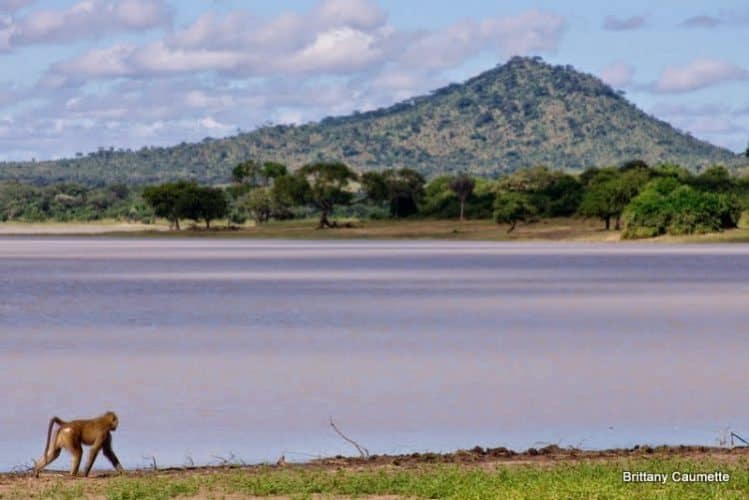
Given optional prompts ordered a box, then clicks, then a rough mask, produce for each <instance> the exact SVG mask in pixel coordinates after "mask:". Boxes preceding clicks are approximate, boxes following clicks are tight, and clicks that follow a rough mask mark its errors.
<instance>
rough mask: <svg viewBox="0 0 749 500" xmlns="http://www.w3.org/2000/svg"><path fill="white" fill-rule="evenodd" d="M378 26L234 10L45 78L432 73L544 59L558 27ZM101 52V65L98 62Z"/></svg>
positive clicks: (513, 19) (499, 20) (344, 9)
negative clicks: (486, 57)
mask: <svg viewBox="0 0 749 500" xmlns="http://www.w3.org/2000/svg"><path fill="white" fill-rule="evenodd" d="M352 6H355V7H356V8H353V7H352ZM386 19H387V17H386V16H385V14H384V13H383V12H382V11H381V10H380V9H379V7H378V6H377V5H376V4H374V3H372V2H369V1H366V0H356V1H354V2H348V1H346V2H344V1H342V0H325V1H323V2H322V3H320V4H319V5H318V6H316V7H314V8H313V9H312V10H311V11H310V12H308V13H307V15H300V14H295V13H287V14H282V15H280V16H278V17H276V18H273V19H270V20H261V19H256V18H253V17H251V16H249V15H248V14H246V13H243V12H233V13H229V14H227V15H225V16H223V17H220V16H216V15H214V14H208V15H204V16H202V17H201V18H199V19H198V20H197V21H196V22H195V23H193V24H192V25H190V26H187V27H186V28H185V29H183V30H180V31H178V32H176V33H175V34H173V35H172V36H170V37H167V38H166V39H165V40H162V41H157V42H152V43H149V44H146V45H143V46H138V47H128V48H127V50H126V49H124V48H122V47H116V48H112V49H105V50H104V51H102V49H96V50H92V51H90V52H88V53H85V54H83V55H81V56H78V57H76V58H74V59H71V60H67V61H63V62H60V63H58V64H56V65H54V66H53V67H52V68H51V71H50V72H49V74H48V75H47V77H46V80H47V81H49V82H70V81H74V80H76V79H77V80H80V81H84V80H85V79H88V78H102V77H122V76H129V77H148V76H154V75H159V74H162V75H163V74H179V73H188V72H206V71H215V72H219V73H223V74H227V75H231V76H242V77H248V76H250V77H268V76H273V75H291V74H299V73H319V74H322V73H326V74H344V75H350V74H352V73H356V72H361V71H375V70H382V69H383V67H384V66H386V65H388V64H392V65H394V66H405V67H408V68H409V69H410V70H411V71H414V72H415V71H435V70H439V69H444V68H449V67H454V66H457V65H459V64H460V63H462V62H463V61H465V60H466V59H467V58H470V57H473V56H476V55H478V54H479V53H481V52H483V51H489V52H492V53H495V54H497V55H500V56H509V55H515V54H519V55H524V54H529V53H539V52H552V51H554V50H555V49H556V47H557V45H558V43H559V40H560V38H561V36H562V33H563V30H564V25H565V22H564V18H562V17H561V16H558V15H556V14H551V13H547V12H542V11H529V12H526V13H523V14H519V15H517V16H510V17H496V18H489V19H485V20H483V21H473V20H466V21H461V22H458V23H456V24H454V25H452V26H448V27H447V28H445V29H443V30H439V31H432V32H397V31H396V30H394V29H393V28H392V27H390V26H388V25H386V24H385V22H386ZM103 54H104V55H106V57H107V58H109V60H108V61H107V62H106V63H104V64H99V61H101V60H102V55H103Z"/></svg>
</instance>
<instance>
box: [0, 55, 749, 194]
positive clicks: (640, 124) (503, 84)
mask: <svg viewBox="0 0 749 500" xmlns="http://www.w3.org/2000/svg"><path fill="white" fill-rule="evenodd" d="M247 158H261V159H265V160H273V161H281V162H284V163H286V164H288V165H289V166H291V167H292V169H296V168H298V167H300V166H302V165H305V164H309V163H315V162H321V161H322V162H330V161H336V160H338V159H341V160H343V161H345V162H346V164H348V165H350V166H352V167H353V168H355V169H356V170H357V171H360V172H366V171H373V170H383V169H385V168H390V167H396V168H401V167H405V166H408V167H410V168H413V169H414V170H416V171H418V172H419V173H421V174H422V175H424V176H426V177H435V176H439V175H440V174H450V173H455V172H466V173H468V174H470V175H473V176H477V175H504V174H507V173H511V172H515V171H518V170H521V169H523V168H528V167H532V166H534V165H553V166H554V167H555V168H558V169H563V170H567V171H576V172H579V171H581V170H582V169H584V168H587V167H590V166H593V165H617V164H620V163H621V162H622V161H624V160H626V159H628V158H643V159H644V160H645V161H647V162H648V163H649V164H653V165H655V164H659V163H662V162H665V161H674V162H677V163H679V164H681V165H684V166H685V167H688V168H690V169H692V170H693V171H694V170H695V169H696V168H697V167H703V168H704V167H706V166H708V165H712V164H722V165H726V166H728V167H734V166H739V165H746V164H747V160H746V159H745V158H744V157H743V155H736V154H733V153H731V152H730V151H728V150H725V149H722V148H719V147H716V146H713V145H711V144H708V143H706V142H703V141H700V140H698V139H695V138H693V137H691V136H690V135H688V134H685V133H682V132H680V131H678V130H676V129H675V128H673V127H672V126H670V125H669V124H667V123H665V122H663V121H660V120H657V119H655V118H653V117H651V116H649V115H647V114H645V113H643V112H642V111H640V110H639V109H637V108H636V107H635V106H633V105H632V104H631V103H629V102H628V101H627V100H626V99H625V98H624V97H623V96H622V95H621V94H620V93H618V92H617V91H615V90H614V89H612V88H610V87H608V86H607V85H605V84H604V83H603V82H601V81H600V80H599V79H598V78H596V77H594V76H592V75H587V74H583V73H579V72H577V71H575V70H574V69H573V68H572V67H570V66H552V65H549V64H546V63H544V62H542V61H541V60H540V59H538V58H521V57H515V58H513V59H511V60H510V61H509V62H508V63H507V64H504V65H502V66H498V67H496V68H494V69H492V70H490V71H487V72H485V73H482V74H480V75H478V76H476V77H475V78H471V79H470V80H468V81H466V82H464V83H462V84H452V85H449V86H447V87H444V88H441V89H438V90H435V91H434V92H432V93H431V94H429V95H425V96H420V97H414V98H412V99H408V100H407V101H404V102H401V103H398V104H395V105H393V106H390V107H388V108H383V109H377V110H373V111H368V112H366V113H354V114H353V115H350V116H345V117H339V118H326V119H323V120H322V121H321V122H319V123H310V124H306V125H301V126H289V125H278V126H269V127H265V128H261V129H259V130H256V131H254V132H250V133H242V134H239V135H236V136H234V137H229V138H226V139H210V138H206V139H205V140H203V141H202V142H199V143H195V144H185V143H183V144H180V145H177V146H173V147H168V148H161V147H145V148H142V149H140V150H137V151H130V150H119V149H114V148H109V149H104V148H102V149H100V150H98V151H96V152H92V153H90V154H86V155H84V154H80V155H78V156H77V157H76V158H70V159H63V160H56V161H40V162H27V163H0V180H2V179H15V180H19V181H22V182H26V183H33V184H52V183H78V184H83V185H88V186H94V185H97V186H99V185H103V184H114V183H122V182H124V183H127V184H128V185H147V184H157V183H164V182H174V181H177V180H184V179H188V180H194V181H196V182H199V183H204V184H221V183H225V182H228V181H229V180H230V178H231V177H232V171H233V169H234V168H235V167H236V166H237V165H238V164H241V163H244V162H246V160H247ZM268 166H269V164H268V163H260V162H258V163H257V164H255V165H253V166H252V167H251V170H253V172H252V173H251V174H250V173H248V174H247V175H245V177H247V178H249V183H250V184H260V185H262V184H263V182H262V181H261V177H262V176H265V177H266V178H267V177H268V176H269V174H270V172H265V173H262V172H261V171H262V170H263V169H266V168H267V167H268Z"/></svg>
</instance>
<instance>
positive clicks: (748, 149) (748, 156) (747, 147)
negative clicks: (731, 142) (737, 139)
mask: <svg viewBox="0 0 749 500" xmlns="http://www.w3.org/2000/svg"><path fill="white" fill-rule="evenodd" d="M744 156H746V157H747V158H749V144H747V145H746V151H744Z"/></svg>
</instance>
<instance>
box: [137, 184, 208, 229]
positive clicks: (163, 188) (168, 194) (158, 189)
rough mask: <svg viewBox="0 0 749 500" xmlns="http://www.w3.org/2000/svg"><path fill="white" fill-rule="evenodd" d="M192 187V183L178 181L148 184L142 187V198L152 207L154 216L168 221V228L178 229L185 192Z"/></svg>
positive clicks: (193, 185)
mask: <svg viewBox="0 0 749 500" xmlns="http://www.w3.org/2000/svg"><path fill="white" fill-rule="evenodd" d="M193 187H197V186H196V185H195V184H194V183H191V182H185V181H179V182H171V183H166V184H161V185H158V186H148V187H146V188H145V189H143V193H142V196H143V199H144V200H145V202H146V203H147V204H148V205H149V206H150V207H151V208H152V209H153V213H154V214H155V215H156V217H163V218H164V219H166V220H168V221H169V228H170V229H175V230H177V231H179V229H180V228H179V220H180V218H182V217H183V213H182V208H183V203H184V197H185V192H186V191H187V190H189V189H191V188H193Z"/></svg>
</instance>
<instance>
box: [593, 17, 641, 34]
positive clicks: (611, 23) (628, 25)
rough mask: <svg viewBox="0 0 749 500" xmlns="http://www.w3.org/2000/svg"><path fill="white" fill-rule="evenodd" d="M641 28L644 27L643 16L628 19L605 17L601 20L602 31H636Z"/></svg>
mask: <svg viewBox="0 0 749 500" xmlns="http://www.w3.org/2000/svg"><path fill="white" fill-rule="evenodd" d="M643 26H645V18H644V17H643V16H633V17H628V18H618V17H616V16H606V18H605V19H604V20H603V29H605V30H609V31H629V30H637V29H640V28H642V27H643Z"/></svg>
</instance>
